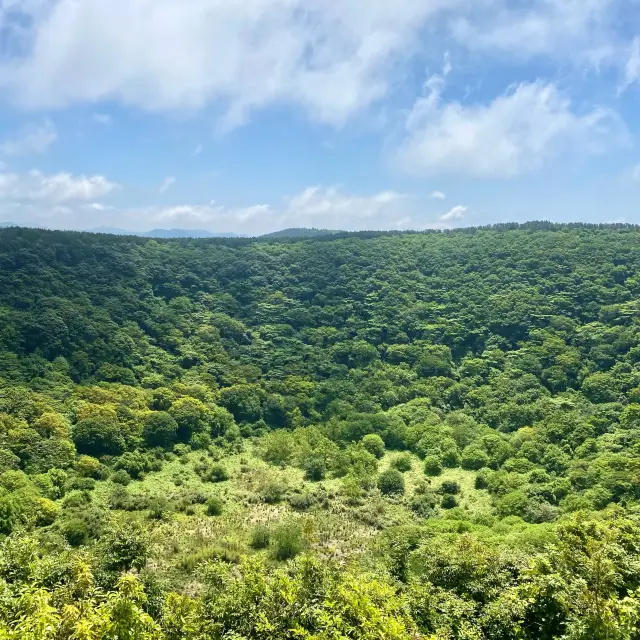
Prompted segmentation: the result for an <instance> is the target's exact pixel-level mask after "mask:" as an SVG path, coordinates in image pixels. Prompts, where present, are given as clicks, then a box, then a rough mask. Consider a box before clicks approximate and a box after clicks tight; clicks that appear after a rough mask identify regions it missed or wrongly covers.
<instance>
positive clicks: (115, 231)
mask: <svg viewBox="0 0 640 640" xmlns="http://www.w3.org/2000/svg"><path fill="white" fill-rule="evenodd" d="M20 226H23V225H20V224H17V223H15V222H0V228H8V227H20ZM29 226H30V228H32V229H41V228H43V227H40V226H37V225H29ZM81 231H84V232H87V233H106V234H109V235H115V236H138V237H142V238H249V237H251V236H248V235H247V234H244V233H235V232H232V231H223V232H220V233H216V232H215V231H207V230H206V229H152V230H151V231H128V230H127V229H121V228H119V227H106V226H104V227H93V228H91V229H82V230H81ZM337 233H342V232H341V231H340V230H332V229H315V228H307V227H291V228H289V229H281V230H280V231H273V232H271V233H265V234H263V235H260V236H256V237H259V238H274V239H276V238H314V237H316V236H328V235H335V234H337Z"/></svg>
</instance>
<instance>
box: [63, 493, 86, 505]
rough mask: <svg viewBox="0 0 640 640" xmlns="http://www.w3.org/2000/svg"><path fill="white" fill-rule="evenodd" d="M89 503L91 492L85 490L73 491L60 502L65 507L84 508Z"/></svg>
mask: <svg viewBox="0 0 640 640" xmlns="http://www.w3.org/2000/svg"><path fill="white" fill-rule="evenodd" d="M90 504H91V494H89V493H87V492H86V491H73V492H72V493H70V494H69V495H68V496H67V497H66V498H65V499H64V501H63V502H62V506H63V507H64V508H65V509H84V508H85V507H87V506H88V505H90Z"/></svg>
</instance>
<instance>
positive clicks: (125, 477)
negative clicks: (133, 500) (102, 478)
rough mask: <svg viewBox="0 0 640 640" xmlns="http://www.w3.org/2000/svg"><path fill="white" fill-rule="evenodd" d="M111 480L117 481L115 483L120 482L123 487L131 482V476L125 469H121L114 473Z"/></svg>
mask: <svg viewBox="0 0 640 640" xmlns="http://www.w3.org/2000/svg"><path fill="white" fill-rule="evenodd" d="M110 480H111V482H115V484H120V485H122V486H123V487H126V486H127V485H129V484H131V476H130V475H129V474H128V473H127V472H126V471H125V470H124V469H120V470H119V471H116V472H115V473H112V474H111V478H110Z"/></svg>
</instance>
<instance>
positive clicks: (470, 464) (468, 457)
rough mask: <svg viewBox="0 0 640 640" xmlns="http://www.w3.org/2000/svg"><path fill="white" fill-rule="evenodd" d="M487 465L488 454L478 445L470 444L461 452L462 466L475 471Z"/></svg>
mask: <svg viewBox="0 0 640 640" xmlns="http://www.w3.org/2000/svg"><path fill="white" fill-rule="evenodd" d="M488 465H489V456H488V455H487V453H486V452H485V451H484V450H483V449H481V448H480V447H477V446H474V445H471V446H470V447H467V448H466V449H465V450H464V451H463V452H462V468H463V469H469V470H471V471H477V470H478V469H482V467H486V466H488Z"/></svg>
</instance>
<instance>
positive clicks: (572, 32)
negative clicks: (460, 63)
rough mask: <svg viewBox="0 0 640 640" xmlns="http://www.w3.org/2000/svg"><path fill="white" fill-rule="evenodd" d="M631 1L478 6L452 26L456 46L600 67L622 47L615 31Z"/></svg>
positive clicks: (540, 0) (548, 0)
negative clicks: (615, 19) (617, 20)
mask: <svg viewBox="0 0 640 640" xmlns="http://www.w3.org/2000/svg"><path fill="white" fill-rule="evenodd" d="M627 3H628V2H627V0H528V1H527V2H526V3H509V2H493V3H488V4H487V3H482V2H480V3H476V7H475V10H474V9H471V10H470V11H469V12H468V13H467V15H461V16H457V17H455V18H454V19H453V20H452V31H453V34H454V37H455V38H456V39H457V41H458V42H459V43H460V44H462V45H463V46H464V47H466V48H469V49H471V50H475V51H485V52H496V53H501V52H502V53H509V54H510V55H512V56H515V57H516V58H520V59H522V58H525V59H526V58H530V57H532V56H552V57H562V58H572V59H577V61H579V62H585V61H586V62H591V63H592V64H594V63H598V62H602V61H603V59H605V58H608V57H610V56H612V55H613V54H614V50H615V49H616V47H617V46H618V43H617V38H615V36H614V34H613V33H612V29H611V21H612V19H613V17H614V16H615V10H616V9H617V8H619V7H620V6H621V5H625V4H627Z"/></svg>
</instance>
